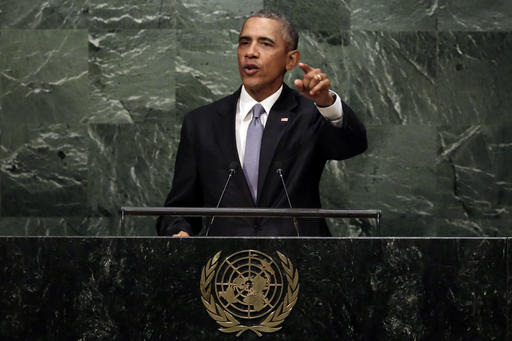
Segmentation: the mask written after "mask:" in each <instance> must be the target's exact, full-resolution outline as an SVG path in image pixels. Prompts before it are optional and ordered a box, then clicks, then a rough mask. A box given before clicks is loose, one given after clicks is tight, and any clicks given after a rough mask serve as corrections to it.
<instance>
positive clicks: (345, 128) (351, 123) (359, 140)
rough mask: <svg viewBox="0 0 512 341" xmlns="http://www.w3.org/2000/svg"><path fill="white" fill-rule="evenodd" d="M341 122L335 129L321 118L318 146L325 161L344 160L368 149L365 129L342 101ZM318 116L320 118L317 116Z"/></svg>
mask: <svg viewBox="0 0 512 341" xmlns="http://www.w3.org/2000/svg"><path fill="white" fill-rule="evenodd" d="M342 106H343V122H342V124H341V126H340V127H336V126H334V125H332V124H331V123H330V122H328V121H327V120H326V119H324V118H323V117H321V123H320V129H319V130H320V131H319V132H317V133H318V136H319V139H318V146H319V150H320V151H321V153H322V155H323V157H324V158H325V159H326V160H344V159H348V158H351V157H353V156H356V155H358V154H361V153H363V152H364V151H365V150H366V149H367V148H368V141H367V138H366V128H365V127H364V125H363V123H362V122H361V121H360V120H359V119H358V118H357V116H356V115H355V114H354V111H353V110H352V109H351V108H350V107H349V106H348V105H347V104H345V103H344V102H343V101H342ZM319 116H321V115H320V114H319Z"/></svg>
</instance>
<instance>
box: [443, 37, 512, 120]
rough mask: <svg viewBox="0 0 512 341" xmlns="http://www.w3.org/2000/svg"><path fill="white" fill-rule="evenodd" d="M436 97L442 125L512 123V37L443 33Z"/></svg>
mask: <svg viewBox="0 0 512 341" xmlns="http://www.w3.org/2000/svg"><path fill="white" fill-rule="evenodd" d="M438 58H439V72H438V79H437V83H436V87H437V91H436V96H437V98H438V101H439V113H440V117H438V119H439V123H441V124H443V123H444V124H455V125H467V124H508V125H510V124H511V122H512V115H511V111H510V108H511V107H512V97H511V96H510V93H512V82H511V81H510V79H511V77H512V64H511V63H510V60H512V34H510V33H509V32H469V33H468V32H441V33H440V34H439V55H438Z"/></svg>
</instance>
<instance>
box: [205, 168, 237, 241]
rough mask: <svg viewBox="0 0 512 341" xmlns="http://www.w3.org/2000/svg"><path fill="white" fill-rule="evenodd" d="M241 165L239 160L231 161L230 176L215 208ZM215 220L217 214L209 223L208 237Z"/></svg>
mask: <svg viewBox="0 0 512 341" xmlns="http://www.w3.org/2000/svg"><path fill="white" fill-rule="evenodd" d="M238 167H240V164H239V163H238V162H237V161H231V163H230V164H229V169H228V178H227V180H226V183H225V184H224V188H223V189H222V192H221V193H220V197H219V201H218V202H217V206H216V207H215V208H219V206H220V204H221V202H222V198H224V193H225V192H226V188H228V184H229V182H230V181H231V178H232V177H233V175H234V174H235V173H236V170H237V169H238ZM214 220H215V216H212V219H211V220H210V223H209V224H208V228H207V229H206V237H208V233H210V228H211V227H212V224H213V221H214Z"/></svg>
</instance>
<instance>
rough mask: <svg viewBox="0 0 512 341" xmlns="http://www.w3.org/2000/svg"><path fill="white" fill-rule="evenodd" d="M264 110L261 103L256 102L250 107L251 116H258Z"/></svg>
mask: <svg viewBox="0 0 512 341" xmlns="http://www.w3.org/2000/svg"><path fill="white" fill-rule="evenodd" d="M264 112H265V108H263V105H261V104H259V103H256V104H255V105H254V106H253V107H252V117H253V118H260V115H261V114H263V113H264Z"/></svg>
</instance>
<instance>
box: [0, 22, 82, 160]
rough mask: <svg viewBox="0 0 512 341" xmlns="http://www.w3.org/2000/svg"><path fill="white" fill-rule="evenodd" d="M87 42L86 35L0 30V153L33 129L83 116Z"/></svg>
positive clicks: (75, 31) (12, 146)
mask: <svg viewBox="0 0 512 341" xmlns="http://www.w3.org/2000/svg"><path fill="white" fill-rule="evenodd" d="M86 37H87V31H85V30H0V45H1V46H2V50H1V52H0V69H1V71H0V78H1V83H2V91H3V93H2V95H1V97H0V106H1V107H2V110H1V112H0V125H1V126H2V128H3V133H2V141H1V144H2V146H3V148H5V149H7V150H8V151H9V152H12V151H14V150H16V148H18V147H19V146H21V145H22V144H23V143H24V142H26V141H28V139H30V138H32V137H33V135H32V134H31V131H32V130H34V129H39V128H42V127H45V126H46V125H49V124H53V123H66V124H71V125H76V123H77V122H78V121H80V120H81V119H82V118H84V117H85V116H86V115H87V45H86V40H85V39H86Z"/></svg>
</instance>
